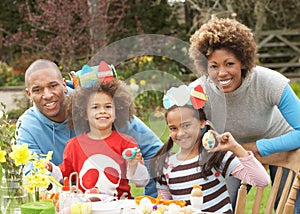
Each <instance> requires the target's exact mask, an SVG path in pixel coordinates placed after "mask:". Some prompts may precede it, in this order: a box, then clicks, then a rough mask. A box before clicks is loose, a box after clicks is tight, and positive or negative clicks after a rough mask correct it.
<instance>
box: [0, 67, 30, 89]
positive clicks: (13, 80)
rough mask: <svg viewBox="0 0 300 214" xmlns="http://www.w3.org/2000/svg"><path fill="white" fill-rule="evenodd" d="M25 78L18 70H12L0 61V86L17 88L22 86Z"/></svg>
mask: <svg viewBox="0 0 300 214" xmlns="http://www.w3.org/2000/svg"><path fill="white" fill-rule="evenodd" d="M24 79H25V76H24V74H23V73H21V72H20V71H18V70H14V69H13V68H12V67H10V66H8V65H7V64H6V63H5V62H1V61H0V86H19V85H23V84H24Z"/></svg>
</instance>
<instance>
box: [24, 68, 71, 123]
mask: <svg viewBox="0 0 300 214" xmlns="http://www.w3.org/2000/svg"><path fill="white" fill-rule="evenodd" d="M27 83H28V88H26V93H27V95H28V97H29V98H30V99H31V100H32V101H33V103H34V104H35V105H36V106H37V108H38V109H39V110H40V111H41V112H42V113H43V114H44V115H45V116H46V117H47V118H49V119H50V120H52V121H54V122H63V121H64V120H65V119H66V111H65V105H64V102H65V99H66V91H67V88H66V84H65V82H64V81H63V79H62V78H61V77H60V76H59V75H58V74H57V73H56V72H55V71H52V70H50V69H47V68H45V69H41V70H37V71H35V72H33V73H32V74H30V76H29V77H28V82H27Z"/></svg>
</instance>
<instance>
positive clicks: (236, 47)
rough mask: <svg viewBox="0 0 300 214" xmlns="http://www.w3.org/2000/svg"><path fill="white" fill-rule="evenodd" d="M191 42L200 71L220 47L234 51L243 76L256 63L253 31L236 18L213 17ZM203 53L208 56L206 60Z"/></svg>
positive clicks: (196, 33) (192, 57)
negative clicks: (242, 66)
mask: <svg viewBox="0 0 300 214" xmlns="http://www.w3.org/2000/svg"><path fill="white" fill-rule="evenodd" d="M190 43H191V46H190V50H189V55H190V57H191V59H192V60H193V61H194V63H195V66H196V68H197V70H199V71H203V70H204V69H205V70H206V67H207V62H206V61H207V58H208V57H209V55H211V54H212V53H213V52H214V51H215V50H218V49H225V50H227V51H229V52H231V53H233V54H234V55H235V56H236V57H237V58H238V59H239V60H240V61H241V63H242V65H244V69H243V70H242V76H243V77H245V76H246V75H247V72H250V71H251V69H252V68H253V67H254V66H255V64H256V59H257V47H256V43H255V40H254V37H253V33H252V32H251V30H250V29H249V28H248V27H247V26H245V25H244V24H242V23H240V22H238V21H237V20H235V19H230V18H217V17H212V19H211V20H210V21H209V22H207V23H206V24H204V25H202V26H201V27H200V29H198V30H197V31H196V32H195V33H194V34H193V35H192V36H191V38H190ZM201 55H204V56H205V57H206V58H205V61H204V57H203V56H202V57H201ZM203 66H205V67H203ZM205 73H206V72H205Z"/></svg>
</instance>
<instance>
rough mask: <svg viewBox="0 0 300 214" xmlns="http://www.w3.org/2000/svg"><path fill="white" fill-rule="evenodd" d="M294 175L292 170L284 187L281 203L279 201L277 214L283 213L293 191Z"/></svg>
mask: <svg viewBox="0 0 300 214" xmlns="http://www.w3.org/2000/svg"><path fill="white" fill-rule="evenodd" d="M294 174H295V173H294V171H292V170H290V171H289V175H288V177H287V179H286V181H285V185H284V188H283V191H282V194H281V196H280V201H279V204H278V206H277V209H276V214H281V213H283V209H284V205H285V203H286V201H287V198H288V195H289V192H290V189H291V185H292V181H293V176H294Z"/></svg>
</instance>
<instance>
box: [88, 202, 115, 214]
mask: <svg viewBox="0 0 300 214" xmlns="http://www.w3.org/2000/svg"><path fill="white" fill-rule="evenodd" d="M120 212H121V206H120V203H119V201H111V202H103V201H100V202H93V203H92V214H103V213H105V214H120Z"/></svg>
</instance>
